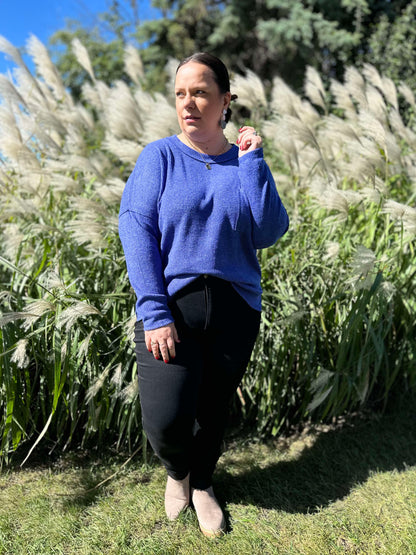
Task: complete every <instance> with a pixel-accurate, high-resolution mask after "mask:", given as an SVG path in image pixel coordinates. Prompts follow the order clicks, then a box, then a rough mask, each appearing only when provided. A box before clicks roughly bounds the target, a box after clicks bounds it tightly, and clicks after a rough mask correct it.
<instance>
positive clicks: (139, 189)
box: [119, 147, 173, 330]
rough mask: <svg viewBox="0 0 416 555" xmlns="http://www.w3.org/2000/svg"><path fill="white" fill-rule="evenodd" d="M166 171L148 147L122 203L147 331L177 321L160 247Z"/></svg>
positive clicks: (122, 231)
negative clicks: (161, 205) (159, 216)
mask: <svg viewBox="0 0 416 555" xmlns="http://www.w3.org/2000/svg"><path fill="white" fill-rule="evenodd" d="M164 174H165V172H164V164H163V159H162V154H161V152H160V151H158V150H157V149H156V148H154V147H146V148H145V149H144V150H143V152H142V153H141V154H140V156H139V159H138V160H137V163H136V166H135V168H134V170H133V173H132V174H131V175H130V177H129V179H128V181H127V183H126V187H125V189H124V192H123V196H122V199H121V205H120V215H119V235H120V240H121V243H122V245H123V249H124V254H125V257H126V264H127V271H128V275H129V279H130V283H131V285H132V287H133V289H134V291H135V293H136V296H137V304H136V312H137V317H138V318H139V319H142V320H143V324H144V329H145V330H151V329H155V328H158V327H161V326H165V325H167V324H169V323H171V322H173V318H172V315H171V312H170V310H169V307H168V304H167V294H166V287H165V283H164V278H163V267H162V260H161V254H160V248H159V244H160V231H159V225H158V205H159V200H160V195H161V191H162V189H163V182H164Z"/></svg>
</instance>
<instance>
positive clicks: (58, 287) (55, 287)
mask: <svg viewBox="0 0 416 555" xmlns="http://www.w3.org/2000/svg"><path fill="white" fill-rule="evenodd" d="M39 282H40V284H41V285H43V287H45V289H48V290H50V291H53V292H54V293H66V291H67V289H69V288H70V287H71V286H70V285H68V286H67V285H66V284H65V282H64V280H63V279H62V278H61V276H60V274H59V270H58V269H50V268H48V269H47V270H46V271H45V272H44V273H43V274H41V276H40V277H39Z"/></svg>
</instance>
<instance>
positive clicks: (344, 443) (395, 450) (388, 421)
mask: <svg viewBox="0 0 416 555" xmlns="http://www.w3.org/2000/svg"><path fill="white" fill-rule="evenodd" d="M231 464H233V463H231ZM412 465H416V398H415V397H414V396H413V397H410V398H409V397H407V398H406V400H405V402H402V403H399V402H396V404H395V406H394V407H392V408H391V409H390V410H389V411H387V412H385V413H384V414H383V415H382V416H372V417H371V418H366V419H363V418H359V417H355V418H351V419H349V420H348V422H346V423H345V424H344V425H343V426H342V427H339V428H337V429H331V430H330V431H328V432H324V433H321V434H320V435H319V436H318V437H317V439H316V441H315V443H314V444H313V445H312V446H311V447H305V448H304V450H303V451H302V453H301V454H300V455H299V456H298V458H296V459H294V460H291V461H281V462H278V463H272V464H270V466H267V467H266V468H260V467H259V466H257V465H255V464H254V465H253V464H251V468H247V466H248V465H247V464H244V463H242V465H241V472H239V473H238V476H235V475H230V474H229V473H227V471H226V469H225V468H220V469H219V470H218V477H217V482H218V485H219V488H218V490H219V491H220V490H221V494H222V495H220V497H221V498H222V497H223V498H224V499H226V500H227V501H228V502H232V503H240V502H241V503H251V504H254V505H257V506H260V507H264V508H272V509H280V510H284V511H286V512H291V513H310V512H314V511H316V510H317V509H318V508H320V507H325V506H327V505H329V504H330V503H333V502H334V501H336V500H338V499H342V498H344V497H345V496H346V495H348V494H349V493H350V491H351V489H352V488H354V487H355V486H356V485H358V484H361V483H363V482H365V481H366V480H367V479H368V477H369V476H370V475H371V473H373V472H377V471H381V472H385V471H392V470H397V471H402V470H405V469H406V467H408V466H412Z"/></svg>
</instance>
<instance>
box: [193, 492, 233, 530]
mask: <svg viewBox="0 0 416 555" xmlns="http://www.w3.org/2000/svg"><path fill="white" fill-rule="evenodd" d="M192 503H193V506H194V509H195V512H196V516H197V517H198V522H199V527H200V528H201V532H202V533H203V534H204V536H207V537H208V538H217V537H219V536H221V535H222V534H223V533H224V532H225V518H224V514H223V512H222V510H221V507H220V506H219V504H218V501H217V500H216V498H215V495H214V491H213V489H212V486H211V487H210V488H208V489H194V488H192Z"/></svg>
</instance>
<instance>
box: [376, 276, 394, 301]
mask: <svg viewBox="0 0 416 555" xmlns="http://www.w3.org/2000/svg"><path fill="white" fill-rule="evenodd" d="M380 292H381V294H382V295H383V296H384V298H385V299H386V301H387V302H390V301H391V300H392V299H393V297H394V296H395V294H396V292H397V287H396V286H395V285H394V283H392V282H391V281H382V283H381V285H380Z"/></svg>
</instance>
